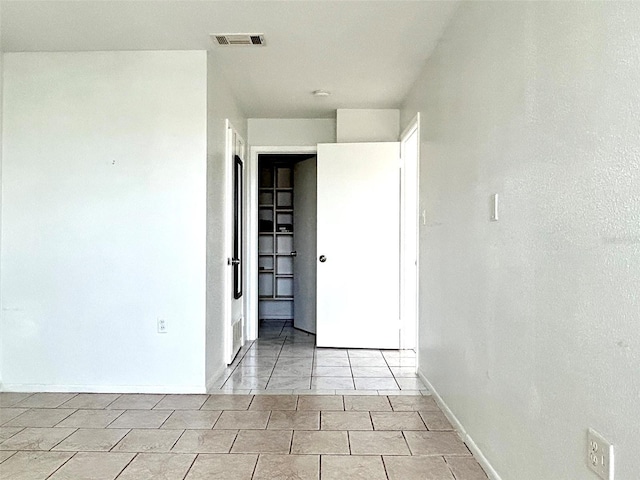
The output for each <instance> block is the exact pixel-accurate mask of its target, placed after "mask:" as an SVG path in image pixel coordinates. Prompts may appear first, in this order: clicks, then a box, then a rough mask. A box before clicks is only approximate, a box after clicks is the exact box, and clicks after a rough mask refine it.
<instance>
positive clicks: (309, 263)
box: [247, 147, 316, 340]
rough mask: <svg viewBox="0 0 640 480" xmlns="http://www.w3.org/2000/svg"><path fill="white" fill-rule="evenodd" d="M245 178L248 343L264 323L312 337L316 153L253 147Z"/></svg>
mask: <svg viewBox="0 0 640 480" xmlns="http://www.w3.org/2000/svg"><path fill="white" fill-rule="evenodd" d="M248 174H249V186H248V194H249V199H248V203H249V205H252V206H253V207H254V208H252V209H250V210H249V218H248V229H247V240H248V249H249V250H248V252H249V255H248V258H247V270H248V271H247V273H248V275H247V277H248V285H247V288H248V289H249V291H252V292H254V294H252V295H249V296H248V299H247V300H248V304H247V310H248V311H247V318H248V322H247V339H248V340H255V339H256V338H257V337H258V332H259V331H261V330H262V331H263V332H264V331H266V330H265V329H264V328H262V329H259V325H263V326H264V322H271V323H272V324H274V325H275V324H276V323H278V324H281V323H283V322H286V323H287V324H289V323H290V324H291V325H292V326H293V327H295V328H296V329H298V330H301V331H304V332H308V333H315V268H316V264H315V241H316V233H315V199H316V192H315V148H310V147H292V148H283V147H254V148H252V149H251V159H250V161H249V165H248ZM267 330H268V329H267Z"/></svg>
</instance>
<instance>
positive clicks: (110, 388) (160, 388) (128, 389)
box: [2, 383, 207, 393]
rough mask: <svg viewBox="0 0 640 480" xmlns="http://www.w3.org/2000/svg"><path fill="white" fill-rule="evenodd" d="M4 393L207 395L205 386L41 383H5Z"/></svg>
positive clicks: (3, 386)
mask: <svg viewBox="0 0 640 480" xmlns="http://www.w3.org/2000/svg"><path fill="white" fill-rule="evenodd" d="M2 391H3V392H28V393H31V392H63V393H207V388H206V386H205V385H176V386H172V385H49V384H39V383H4V384H3V385H2Z"/></svg>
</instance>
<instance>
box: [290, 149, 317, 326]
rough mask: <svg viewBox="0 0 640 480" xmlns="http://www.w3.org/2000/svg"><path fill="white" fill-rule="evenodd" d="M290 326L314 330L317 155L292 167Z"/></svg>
mask: <svg viewBox="0 0 640 480" xmlns="http://www.w3.org/2000/svg"><path fill="white" fill-rule="evenodd" d="M293 184H294V189H293V225H294V230H293V245H294V250H295V252H296V256H295V257H293V279H294V282H293V285H294V287H293V288H294V291H293V326H294V327H295V328H299V329H300V330H304V331H305V332H309V333H316V261H317V260H316V240H317V236H316V223H317V215H316V213H317V209H316V208H317V197H316V157H315V156H314V157H313V158H310V159H308V160H303V161H301V162H298V163H296V164H295V166H294V169H293Z"/></svg>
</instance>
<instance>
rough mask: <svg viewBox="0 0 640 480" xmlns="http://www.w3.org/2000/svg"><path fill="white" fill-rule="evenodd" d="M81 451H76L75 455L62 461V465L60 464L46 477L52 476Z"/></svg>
mask: <svg viewBox="0 0 640 480" xmlns="http://www.w3.org/2000/svg"><path fill="white" fill-rule="evenodd" d="M78 453H79V452H74V453H73V455H71V456H70V457H69V458H67V460H66V461H64V462H62V465H60V466H59V467H58V468H56V469H55V470H54V471H53V472H51V473H50V474H49V475H47V476H46V477H45V479H47V478H51V477H52V476H53V475H55V473H56V472H57V471H58V470H60V469H61V468H62V467H64V466H65V465H66V464H67V463H69V462H70V461H71V459H72V458H74V457H75V456H76V455H77V454H78Z"/></svg>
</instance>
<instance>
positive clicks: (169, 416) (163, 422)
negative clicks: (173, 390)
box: [156, 410, 176, 430]
mask: <svg viewBox="0 0 640 480" xmlns="http://www.w3.org/2000/svg"><path fill="white" fill-rule="evenodd" d="M156 411H158V412H160V411H162V410H156ZM174 413H176V410H172V411H171V413H170V414H169V415H167V418H165V419H164V420H163V421H162V423H161V424H160V425H159V426H158V427H157V430H160V429H161V428H162V426H163V425H164V424H165V423H167V420H169V419H170V418H171V417H173V414H174Z"/></svg>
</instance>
